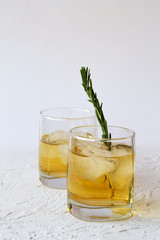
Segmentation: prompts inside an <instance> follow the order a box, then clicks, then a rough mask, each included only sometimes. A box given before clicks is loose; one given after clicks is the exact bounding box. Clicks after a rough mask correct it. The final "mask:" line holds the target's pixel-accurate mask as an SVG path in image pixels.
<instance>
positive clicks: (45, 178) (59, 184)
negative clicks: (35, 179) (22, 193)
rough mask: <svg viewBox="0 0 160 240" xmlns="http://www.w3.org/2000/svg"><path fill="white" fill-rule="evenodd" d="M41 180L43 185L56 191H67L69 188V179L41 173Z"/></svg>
mask: <svg viewBox="0 0 160 240" xmlns="http://www.w3.org/2000/svg"><path fill="white" fill-rule="evenodd" d="M39 180H40V181H41V183H42V184H43V185H45V186H47V187H49V188H55V189H66V188H67V178H65V177H57V178H55V177H52V176H49V175H46V174H44V173H42V172H41V171H40V173H39Z"/></svg>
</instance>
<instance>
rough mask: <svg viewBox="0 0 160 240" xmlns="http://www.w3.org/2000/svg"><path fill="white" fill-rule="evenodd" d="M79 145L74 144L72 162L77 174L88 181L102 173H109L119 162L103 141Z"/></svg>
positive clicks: (93, 179)
mask: <svg viewBox="0 0 160 240" xmlns="http://www.w3.org/2000/svg"><path fill="white" fill-rule="evenodd" d="M78 144H79V141H78ZM81 147H82V145H81V146H80V145H79V146H78V145H76V146H75V150H76V151H75V153H76V154H75V159H74V162H73V164H74V168H75V171H76V172H77V174H78V175H79V176H81V177H82V178H84V179H86V180H88V181H95V179H97V178H99V177H101V176H103V175H109V173H111V172H113V171H114V170H115V169H116V167H117V166H118V164H119V159H118V158H116V157H113V156H112V153H111V151H108V150H107V149H106V146H105V145H104V143H96V144H91V143H88V144H87V143H85V144H84V146H83V147H82V148H81ZM77 149H78V150H77Z"/></svg>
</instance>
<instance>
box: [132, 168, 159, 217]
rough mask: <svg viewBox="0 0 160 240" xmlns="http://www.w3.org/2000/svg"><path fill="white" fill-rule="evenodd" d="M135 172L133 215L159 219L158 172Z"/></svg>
mask: <svg viewBox="0 0 160 240" xmlns="http://www.w3.org/2000/svg"><path fill="white" fill-rule="evenodd" d="M152 175H153V173H152V172H148V173H147V174H146V173H144V174H143V172H142V171H141V172H136V184H135V201H134V208H133V209H134V215H135V216H142V217H143V218H154V219H159V220H160V174H159V175H158V174H154V176H152Z"/></svg>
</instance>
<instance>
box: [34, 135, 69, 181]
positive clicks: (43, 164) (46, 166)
mask: <svg viewBox="0 0 160 240" xmlns="http://www.w3.org/2000/svg"><path fill="white" fill-rule="evenodd" d="M67 154H68V143H66V142H64V143H61V144H53V143H47V142H45V141H44V140H43V141H40V142H39V169H40V172H42V173H44V174H46V175H49V176H51V177H66V176H67Z"/></svg>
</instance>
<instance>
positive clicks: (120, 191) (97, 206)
mask: <svg viewBox="0 0 160 240" xmlns="http://www.w3.org/2000/svg"><path fill="white" fill-rule="evenodd" d="M108 129H109V132H110V133H111V136H112V137H111V139H104V138H102V132H101V127H100V126H98V125H94V126H82V127H77V128H73V129H71V131H70V140H69V153H68V178H67V195H68V200H67V201H68V202H67V208H68V210H69V212H70V213H71V214H72V215H74V216H75V217H77V218H80V219H82V220H86V221H108V220H119V219H124V218H127V217H130V216H131V215H132V204H133V194H134V158H135V133H134V132H133V131H131V130H129V129H127V128H122V127H116V126H109V127H108Z"/></svg>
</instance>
